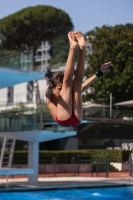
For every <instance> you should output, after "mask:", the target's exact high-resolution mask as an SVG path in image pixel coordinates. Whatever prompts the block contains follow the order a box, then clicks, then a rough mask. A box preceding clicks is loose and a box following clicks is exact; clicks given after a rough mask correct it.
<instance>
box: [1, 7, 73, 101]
mask: <svg viewBox="0 0 133 200" xmlns="http://www.w3.org/2000/svg"><path fill="white" fill-rule="evenodd" d="M72 29H73V24H72V21H71V19H70V17H69V15H68V14H67V13H66V12H64V11H63V10H60V9H57V8H54V7H52V6H46V5H39V6H35V7H28V8H25V9H22V10H20V11H18V12H16V13H14V14H12V15H9V16H7V17H5V18H3V19H1V20H0V33H1V34H2V35H3V36H4V39H3V40H2V46H4V47H7V48H8V49H9V48H11V49H17V50H20V51H22V50H24V49H25V48H29V49H32V50H33V70H35V54H36V50H37V48H38V47H39V45H40V43H41V41H45V40H49V41H52V40H53V39H54V37H56V36H59V35H64V34H67V33H68V32H69V31H70V30H72ZM37 91H38V92H37V93H38V97H39V103H40V101H41V99H40V95H39V89H38V87H37Z"/></svg>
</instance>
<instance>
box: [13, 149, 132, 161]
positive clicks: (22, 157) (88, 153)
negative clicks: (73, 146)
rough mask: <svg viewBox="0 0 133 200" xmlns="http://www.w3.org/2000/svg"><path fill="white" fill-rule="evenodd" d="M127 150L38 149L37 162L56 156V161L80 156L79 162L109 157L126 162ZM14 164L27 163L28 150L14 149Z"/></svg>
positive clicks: (112, 159)
mask: <svg viewBox="0 0 133 200" xmlns="http://www.w3.org/2000/svg"><path fill="white" fill-rule="evenodd" d="M130 152H131V151H129V150H117V149H116V150H110V149H102V150H101V149H93V150H63V151H39V163H40V164H51V162H52V158H56V163H71V158H72V157H75V160H76V163H77V162H78V157H80V158H79V159H80V163H85V162H90V160H91V159H93V161H95V160H96V159H98V160H105V158H106V156H108V157H109V160H110V162H119V163H122V162H126V161H128V158H129V153H130ZM13 163H14V164H27V163H28V152H27V151H15V152H14V159H13Z"/></svg>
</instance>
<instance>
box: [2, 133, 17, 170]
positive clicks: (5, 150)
mask: <svg viewBox="0 0 133 200" xmlns="http://www.w3.org/2000/svg"><path fill="white" fill-rule="evenodd" d="M15 142H16V140H14V139H9V138H6V137H4V138H3V144H2V149H1V155H0V168H1V167H8V168H9V167H11V166H12V160H13V154H14V148H15Z"/></svg>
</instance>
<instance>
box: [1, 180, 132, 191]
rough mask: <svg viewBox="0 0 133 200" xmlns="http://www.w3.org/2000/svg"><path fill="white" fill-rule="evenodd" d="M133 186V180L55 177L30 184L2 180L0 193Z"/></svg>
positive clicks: (22, 181) (21, 181)
mask: <svg viewBox="0 0 133 200" xmlns="http://www.w3.org/2000/svg"><path fill="white" fill-rule="evenodd" d="M127 185H133V178H132V177H126V178H102V177H98V178H96V177H93V178H90V177H53V178H38V183H36V184H29V183H28V178H14V179H12V178H10V179H9V180H8V183H7V182H6V179H0V192H4V191H24V190H25V191H32V190H53V189H68V188H70V189H72V188H94V187H112V186H113V187H118V186H127Z"/></svg>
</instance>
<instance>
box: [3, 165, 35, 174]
mask: <svg viewBox="0 0 133 200" xmlns="http://www.w3.org/2000/svg"><path fill="white" fill-rule="evenodd" d="M23 174H24V175H27V174H34V170H33V169H28V168H27V169H23V168H5V167H2V168H0V176H9V175H23Z"/></svg>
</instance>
